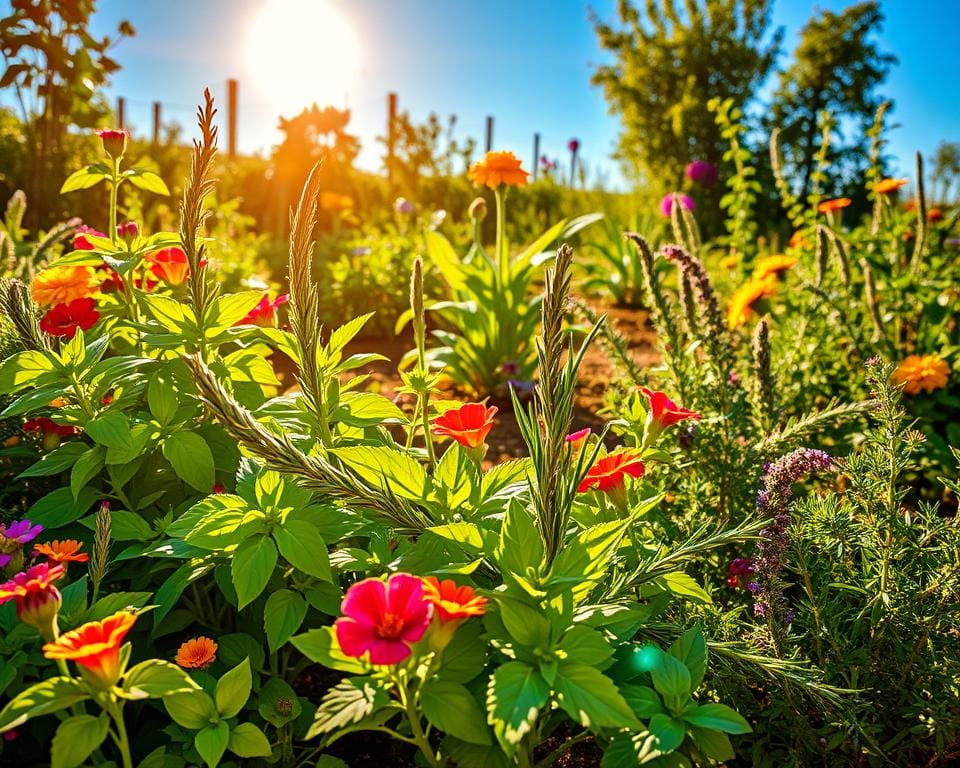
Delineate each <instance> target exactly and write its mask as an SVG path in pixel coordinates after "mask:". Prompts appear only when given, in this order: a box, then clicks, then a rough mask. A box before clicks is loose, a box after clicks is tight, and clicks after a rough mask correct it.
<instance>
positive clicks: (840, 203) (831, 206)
mask: <svg viewBox="0 0 960 768" xmlns="http://www.w3.org/2000/svg"><path fill="white" fill-rule="evenodd" d="M852 203H853V200H851V199H850V198H849V197H838V198H836V199H835V200H824V201H823V202H822V203H820V205H818V206H817V210H818V211H819V212H820V213H832V212H833V211H839V210H842V209H843V208H846V207H847V206H848V205H851V204H852Z"/></svg>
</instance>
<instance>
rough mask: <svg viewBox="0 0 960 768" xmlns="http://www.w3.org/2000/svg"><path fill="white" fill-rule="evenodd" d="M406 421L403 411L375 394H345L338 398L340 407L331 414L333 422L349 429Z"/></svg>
mask: <svg viewBox="0 0 960 768" xmlns="http://www.w3.org/2000/svg"><path fill="white" fill-rule="evenodd" d="M405 420H406V416H405V415H404V413H403V411H401V410H400V408H399V407H397V406H396V405H395V404H394V403H393V402H392V401H391V400H389V399H388V398H386V397H384V396H383V395H379V394H376V393H375V392H347V393H344V394H343V395H342V396H341V398H340V407H339V408H337V410H336V411H334V412H333V421H339V422H342V423H344V424H349V425H350V426H351V427H370V426H374V425H377V424H383V423H386V422H396V423H401V422H403V421H405Z"/></svg>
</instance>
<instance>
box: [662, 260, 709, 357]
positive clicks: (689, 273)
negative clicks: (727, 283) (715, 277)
mask: <svg viewBox="0 0 960 768" xmlns="http://www.w3.org/2000/svg"><path fill="white" fill-rule="evenodd" d="M661 253H662V254H663V258H665V259H666V260H667V261H672V262H674V263H676V265H677V266H678V267H679V268H680V271H681V272H683V274H684V276H685V277H686V279H687V280H689V282H690V287H691V288H693V291H694V293H695V294H696V297H697V299H698V301H699V302H700V303H701V304H702V305H703V313H704V316H705V317H706V321H707V328H706V330H707V342H708V343H710V344H711V345H713V346H714V347H717V350H716V351H717V352H719V344H720V341H721V339H722V338H723V334H724V328H725V323H724V319H723V313H722V312H721V311H720V303H719V302H718V301H717V294H716V292H715V291H714V290H713V283H711V282H710V276H709V275H708V274H707V270H706V269H705V268H704V266H703V263H702V262H701V261H700V260H699V259H698V258H696V257H695V256H691V255H690V254H689V253H687V252H686V251H685V250H684V249H683V248H682V247H681V246H679V245H665V246H663V248H662V250H661Z"/></svg>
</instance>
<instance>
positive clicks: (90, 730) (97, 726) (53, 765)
mask: <svg viewBox="0 0 960 768" xmlns="http://www.w3.org/2000/svg"><path fill="white" fill-rule="evenodd" d="M109 728H110V718H109V717H108V716H107V714H106V713H103V714H101V715H100V716H99V717H97V716H94V715H74V716H73V717H68V718H67V719H66V720H64V721H63V722H62V723H60V725H59V726H58V727H57V732H56V733H55V734H54V736H53V742H52V743H51V744H50V768H77V766H80V765H83V764H84V763H85V762H86V760H87V758H88V757H90V755H91V754H92V753H93V750H95V749H96V748H97V747H99V746H100V745H101V744H102V743H103V740H104V739H105V738H107V731H108V730H109Z"/></svg>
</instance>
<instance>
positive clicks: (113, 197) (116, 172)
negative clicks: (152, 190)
mask: <svg viewBox="0 0 960 768" xmlns="http://www.w3.org/2000/svg"><path fill="white" fill-rule="evenodd" d="M110 174H111V177H110V242H111V243H112V244H113V245H116V244H117V190H118V189H119V187H120V161H119V160H117V159H116V158H111V159H110Z"/></svg>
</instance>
